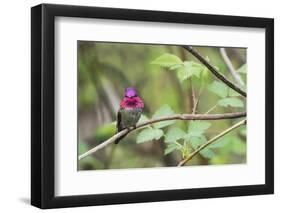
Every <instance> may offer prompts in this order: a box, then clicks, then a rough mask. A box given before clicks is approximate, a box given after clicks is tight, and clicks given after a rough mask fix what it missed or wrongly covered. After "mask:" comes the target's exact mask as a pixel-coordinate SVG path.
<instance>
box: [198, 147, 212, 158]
mask: <svg viewBox="0 0 281 213" xmlns="http://www.w3.org/2000/svg"><path fill="white" fill-rule="evenodd" d="M199 153H200V154H201V155H202V156H203V157H204V158H208V159H210V158H212V157H214V156H215V153H214V152H213V150H211V149H209V148H208V147H207V148H205V149H202V150H201V151H200V152H199Z"/></svg>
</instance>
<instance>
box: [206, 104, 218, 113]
mask: <svg viewBox="0 0 281 213" xmlns="http://www.w3.org/2000/svg"><path fill="white" fill-rule="evenodd" d="M217 106H218V103H216V104H215V105H214V106H212V107H211V108H210V109H209V110H208V111H207V112H205V113H204V114H209V113H210V112H212V111H213V110H214V109H215V108H216V107H217Z"/></svg>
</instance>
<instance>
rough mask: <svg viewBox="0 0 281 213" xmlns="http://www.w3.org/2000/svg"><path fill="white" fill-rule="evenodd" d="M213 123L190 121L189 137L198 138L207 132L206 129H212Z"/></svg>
mask: <svg viewBox="0 0 281 213" xmlns="http://www.w3.org/2000/svg"><path fill="white" fill-rule="evenodd" d="M210 126H211V123H209V122H207V121H190V122H189V125H188V135H189V137H191V136H198V137H201V135H202V134H203V133H204V132H205V130H206V129H208V128H210Z"/></svg>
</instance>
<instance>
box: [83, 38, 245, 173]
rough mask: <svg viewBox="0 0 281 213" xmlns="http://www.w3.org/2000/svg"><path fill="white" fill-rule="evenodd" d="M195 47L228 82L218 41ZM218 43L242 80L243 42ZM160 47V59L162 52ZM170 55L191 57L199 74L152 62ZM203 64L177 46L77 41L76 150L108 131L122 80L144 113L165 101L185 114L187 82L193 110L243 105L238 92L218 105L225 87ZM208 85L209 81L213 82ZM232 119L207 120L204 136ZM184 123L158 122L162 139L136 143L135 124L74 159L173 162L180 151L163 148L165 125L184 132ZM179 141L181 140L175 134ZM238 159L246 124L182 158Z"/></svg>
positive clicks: (93, 166)
mask: <svg viewBox="0 0 281 213" xmlns="http://www.w3.org/2000/svg"><path fill="white" fill-rule="evenodd" d="M194 48H195V49H196V50H198V52H200V54H201V55H202V56H204V57H205V58H206V59H207V60H208V61H209V62H210V63H211V64H212V65H214V66H216V67H217V68H218V69H219V71H220V72H221V73H223V74H224V75H225V76H226V77H227V78H228V79H230V80H231V81H232V82H235V80H234V79H233V76H232V75H231V74H230V72H229V69H228V67H227V65H226V63H225V61H224V60H223V57H222V54H221V52H220V48H218V47H194ZM225 50H226V53H227V55H228V57H229V59H230V60H231V62H232V64H233V66H234V68H235V69H236V70H238V71H239V70H240V71H239V72H238V73H239V75H240V77H241V78H242V79H243V82H246V69H245V64H246V49H245V48H225ZM163 54H164V58H163V57H162V58H161V56H163ZM165 54H166V55H165ZM165 56H167V57H168V58H165ZM173 56H176V57H178V58H179V59H180V60H182V61H187V62H192V63H194V64H192V65H191V66H193V65H194V66H193V68H192V69H194V70H195V71H196V69H197V68H198V69H201V71H200V72H201V73H199V74H200V75H199V74H198V73H197V74H198V75H197V74H196V72H197V71H196V72H194V74H193V75H192V76H190V77H187V76H185V77H183V76H181V75H180V72H177V71H176V70H175V69H169V67H165V66H162V65H161V63H158V62H159V61H161V59H164V60H174V59H176V58H173ZM159 57H160V58H159ZM169 57H170V58H169ZM187 64H188V63H186V65H187ZM188 65H190V63H189V64H188ZM200 66H201V67H200ZM196 67H197V68H196ZM195 68H196V69H195ZM204 69H205V68H204V66H203V65H200V62H198V61H197V59H196V58H194V57H193V56H192V55H191V54H189V53H188V52H187V51H186V50H184V49H183V48H182V47H180V46H173V45H148V44H127V43H102V42H92V41H78V87H79V91H78V93H79V96H78V99H79V100H78V103H79V112H78V113H79V117H78V119H79V127H78V129H79V141H78V152H79V153H78V155H80V154H82V153H84V152H86V151H87V150H89V149H91V148H93V147H95V146H96V145H98V144H100V143H102V142H103V141H105V140H106V139H108V138H110V137H111V136H112V135H114V134H115V131H116V128H115V123H114V122H115V121H116V114H117V111H118V108H119V103H120V100H121V99H122V97H123V93H124V89H125V88H126V87H128V86H134V87H135V88H136V89H137V90H138V93H139V96H140V97H142V99H143V100H144V103H145V108H144V111H143V115H145V116H146V117H147V118H151V117H152V116H153V114H154V113H155V112H156V111H157V110H159V109H161V107H163V106H164V108H165V106H166V107H167V106H168V107H169V109H171V110H172V111H173V112H174V113H191V111H192V92H191V91H192V90H191V86H192V87H193V89H194V92H195V95H196V96H197V97H198V96H199V94H200V99H199V103H198V108H197V113H205V112H207V111H208V110H209V109H210V108H212V107H213V106H216V107H214V108H213V110H212V111H211V112H210V113H226V112H237V111H245V109H246V102H245V100H244V99H243V98H242V97H240V96H238V95H237V94H236V95H233V97H234V98H235V99H236V102H235V103H232V104H231V103H230V104H228V105H225V106H223V104H217V103H218V102H219V101H220V99H222V98H223V97H220V95H218V94H220V91H222V90H224V89H225V88H220V86H221V85H216V84H215V83H214V81H216V80H217V79H216V78H215V77H214V76H213V75H211V74H210V73H209V71H207V72H204ZM205 71H206V70H205ZM203 75H204V76H203ZM214 86H216V87H215V88H214V89H212V87H214ZM244 89H245V87H244ZM229 94H230V93H229ZM229 96H231V95H229ZM231 97H232V96H231ZM234 98H233V99H234ZM237 99H239V100H240V101H239V100H238V101H237ZM232 101H233V100H232ZM240 120H241V119H240ZM237 121H239V119H232V120H230V119H228V120H219V121H208V122H209V123H211V125H210V127H209V128H208V129H206V130H205V132H204V137H206V139H210V138H211V137H213V136H215V135H216V134H218V133H220V132H222V131H223V130H225V129H227V128H228V127H230V126H231V125H233V124H234V123H236V122H237ZM189 125H190V124H189V122H187V121H176V122H175V123H173V124H172V125H168V126H165V127H163V128H162V129H163V136H162V137H161V138H159V139H158V138H157V139H153V140H149V141H147V142H142V143H136V142H137V137H138V133H139V132H140V131H141V130H137V131H134V132H131V133H130V134H129V135H128V136H127V137H125V138H124V139H123V140H122V141H121V142H120V143H119V144H118V145H115V144H111V145H109V146H107V147H106V148H104V149H102V150H99V151H98V152H96V153H94V154H93V155H91V156H88V157H86V158H84V159H82V160H80V161H78V170H97V169H118V168H144V167H163V166H176V165H177V164H178V162H179V161H180V160H181V159H182V157H183V155H182V152H181V151H180V150H178V149H174V150H172V151H171V152H170V153H165V150H166V151H167V147H169V144H168V143H167V142H166V140H165V137H166V136H167V135H166V134H167V132H169V130H170V129H171V128H175V127H177V128H180V129H181V130H182V131H184V132H187V131H188V128H189ZM179 143H183V142H182V141H180V140H179ZM186 148H187V154H188V153H190V152H192V150H194V147H192V146H191V145H188V144H187V146H186ZM245 162H246V128H245V127H240V128H238V129H237V130H235V131H233V132H231V133H230V134H228V135H226V136H224V137H223V138H221V139H220V140H219V141H217V142H215V143H214V145H213V146H212V147H210V148H209V153H205V154H204V153H200V154H198V155H197V156H196V157H195V158H193V159H192V160H191V161H190V162H189V163H188V164H187V165H208V164H237V163H245Z"/></svg>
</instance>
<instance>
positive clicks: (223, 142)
mask: <svg viewBox="0 0 281 213" xmlns="http://www.w3.org/2000/svg"><path fill="white" fill-rule="evenodd" d="M227 143H229V140H227V139H225V138H221V139H218V140H217V141H214V142H213V143H211V144H210V145H209V146H208V147H209V148H215V149H216V148H221V147H223V146H225V145H226V144H227Z"/></svg>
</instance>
